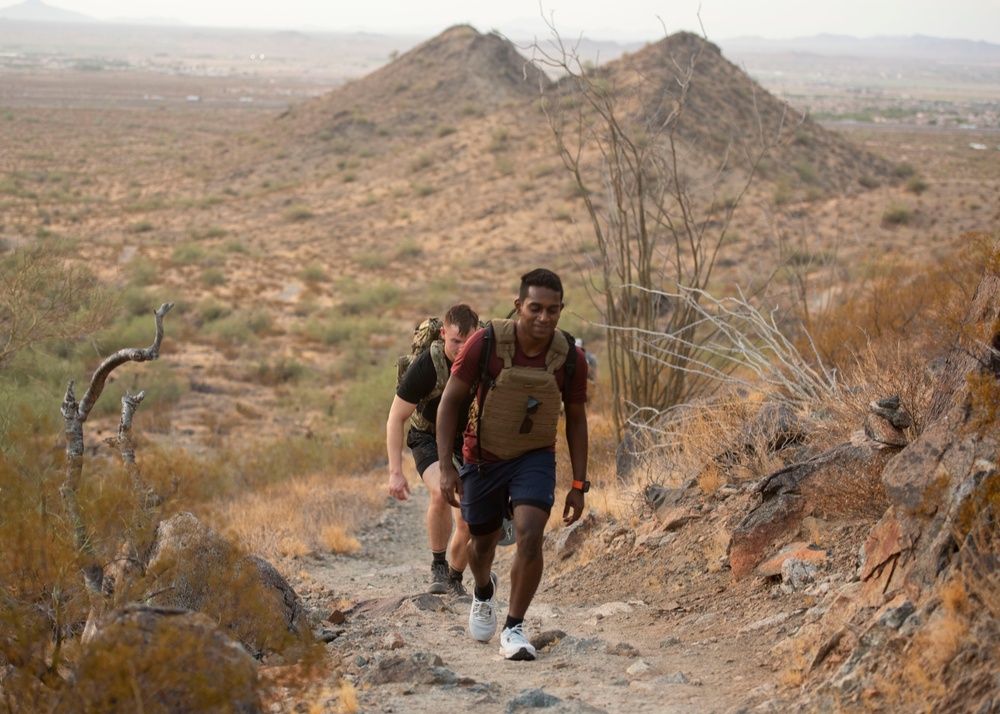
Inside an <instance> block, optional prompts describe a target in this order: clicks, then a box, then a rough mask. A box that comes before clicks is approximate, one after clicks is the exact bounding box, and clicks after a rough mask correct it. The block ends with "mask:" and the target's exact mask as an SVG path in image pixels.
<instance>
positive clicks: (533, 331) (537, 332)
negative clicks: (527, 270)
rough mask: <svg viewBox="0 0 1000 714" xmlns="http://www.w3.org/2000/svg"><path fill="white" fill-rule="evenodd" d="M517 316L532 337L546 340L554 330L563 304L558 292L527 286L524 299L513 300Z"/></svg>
mask: <svg viewBox="0 0 1000 714" xmlns="http://www.w3.org/2000/svg"><path fill="white" fill-rule="evenodd" d="M514 306H515V307H516V308H517V316H518V318H519V319H520V320H521V324H522V326H523V327H524V329H525V331H526V334H527V335H528V336H529V337H531V338H532V339H536V340H548V339H549V338H550V337H552V333H554V332H555V331H556V325H558V324H559V315H560V313H562V309H563V304H562V299H561V298H560V297H559V293H558V292H556V291H555V290H550V289H549V288H542V287H538V286H536V285H531V286H529V287H528V294H527V295H525V296H524V299H523V300H522V299H518V300H515V301H514Z"/></svg>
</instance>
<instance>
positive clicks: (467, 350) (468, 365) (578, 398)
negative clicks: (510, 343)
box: [451, 330, 587, 464]
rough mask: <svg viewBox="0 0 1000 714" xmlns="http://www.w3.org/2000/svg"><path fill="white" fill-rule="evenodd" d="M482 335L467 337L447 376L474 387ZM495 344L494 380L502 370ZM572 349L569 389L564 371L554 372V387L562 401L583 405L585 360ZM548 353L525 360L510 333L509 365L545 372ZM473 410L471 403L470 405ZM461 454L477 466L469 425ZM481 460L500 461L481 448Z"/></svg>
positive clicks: (473, 435) (481, 387)
mask: <svg viewBox="0 0 1000 714" xmlns="http://www.w3.org/2000/svg"><path fill="white" fill-rule="evenodd" d="M485 334H486V330H479V331H477V332H476V333H475V334H473V335H472V337H470V338H469V339H468V340H467V341H466V343H465V345H464V346H463V347H462V351H461V352H459V354H458V357H457V358H456V359H455V364H453V365H452V366H451V374H452V376H453V377H458V378H459V379H460V380H462V381H463V382H465V383H466V384H475V383H476V382H477V381H478V380H479V377H480V372H479V364H480V356H481V355H482V352H483V337H484V336H485ZM495 345H496V343H494V347H493V348H492V349H491V350H490V358H489V363H488V365H487V368H488V369H489V373H490V376H491V377H496V376H497V375H499V374H500V370H502V369H503V360H502V359H500V358H499V357H497V351H496V346H495ZM573 349H574V350H576V355H575V358H576V367H575V369H574V371H573V378H572V379H571V380H570V383H569V389H568V390H565V389H563V385H564V383H565V381H566V371H565V370H564V369H557V370H556V372H555V377H556V384H558V385H559V389H560V391H562V392H563V395H564V398H565V401H567V402H568V403H570V404H585V403H586V402H587V357H586V355H585V354H584V352H583V350H582V349H580V348H579V347H576V346H574V347H573ZM546 354H548V349H544V350H542V351H541V353H540V354H538V355H537V356H535V357H528V356H527V355H525V354H524V352H522V351H521V345H520V343H519V342H518V340H517V333H516V332H515V334H514V358H513V360H512V364H514V365H517V366H519V367H538V368H541V369H545V356H546ZM573 358H574V355H573V354H569V355H567V357H566V359H567V361H568V360H570V359H573ZM487 389H488V385H485V384H480V385H479V396H480V398H482V396H483V394H484V393H485V392H486V391H487ZM473 408H475V404H473ZM555 449H556V444H555V441H553V442H552V446H551V447H550V449H549V450H550V451H555ZM462 453H463V456H464V460H465V463H467V464H470V463H478V461H479V449H478V448H477V441H476V431H475V429H473V428H472V425H471V423H470V425H469V426H468V427H466V429H465V443H464V445H463V447H462ZM483 461H485V462H489V463H492V462H496V461H501V459H499V458H498V457H497V456H495V455H494V454H491V453H490V452H489V451H487V450H486V449H483Z"/></svg>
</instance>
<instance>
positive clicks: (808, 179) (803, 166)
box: [792, 161, 818, 183]
mask: <svg viewBox="0 0 1000 714" xmlns="http://www.w3.org/2000/svg"><path fill="white" fill-rule="evenodd" d="M792 168H794V169H795V173H796V174H798V176H799V178H800V179H801V180H802V181H803V182H804V183H816V181H817V179H818V174H817V173H816V167H815V166H813V165H812V164H811V163H809V162H808V161H797V162H795V164H794V165H793V167H792Z"/></svg>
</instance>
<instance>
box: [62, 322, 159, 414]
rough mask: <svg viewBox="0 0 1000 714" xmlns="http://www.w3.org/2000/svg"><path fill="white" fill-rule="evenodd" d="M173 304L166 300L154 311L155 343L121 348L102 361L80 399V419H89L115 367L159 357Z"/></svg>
mask: <svg viewBox="0 0 1000 714" xmlns="http://www.w3.org/2000/svg"><path fill="white" fill-rule="evenodd" d="M173 306H174V303H172V302H165V303H163V304H162V305H160V307H159V309H158V310H157V311H156V312H155V313H153V314H154V316H155V318H156V338H155V339H154V340H153V344H151V345H150V346H149V347H146V348H145V349H139V348H125V349H120V350H118V351H117V352H115V353H114V354H113V355H111V356H110V357H108V358H107V359H105V360H104V361H103V362H102V363H101V365H100V366H99V367H98V368H97V370H96V371H95V372H94V376H93V377H91V379H90V387H88V388H87V391H86V392H85V393H84V395H83V399H81V400H80V407H79V411H80V421H87V417H88V416H89V415H90V410H91V409H93V408H94V404H96V403H97V400H98V399H100V397H101V392H103V391H104V384H105V382H107V379H108V377H109V376H110V375H111V373H112V372H113V371H115V369H117V368H118V367H120V366H121V365H123V364H125V363H126V362H149V361H151V360H155V359H158V358H159V356H160V343H161V342H162V341H163V316H164V315H166V314H167V313H168V312H170V309H171V308H172V307H173Z"/></svg>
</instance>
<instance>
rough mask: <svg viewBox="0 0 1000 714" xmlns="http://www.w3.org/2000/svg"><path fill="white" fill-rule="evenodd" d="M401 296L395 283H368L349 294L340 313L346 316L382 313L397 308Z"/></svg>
mask: <svg viewBox="0 0 1000 714" xmlns="http://www.w3.org/2000/svg"><path fill="white" fill-rule="evenodd" d="M401 294H402V293H401V291H400V289H399V287H398V286H396V285H395V284H393V283H389V282H386V281H384V280H379V281H376V282H374V283H368V284H365V285H364V286H361V287H358V288H357V290H354V291H351V292H349V293H348V297H346V298H345V299H344V301H343V302H342V303H341V305H340V311H341V312H342V313H343V314H344V315H364V314H367V313H377V312H382V311H383V310H386V309H388V308H391V307H393V306H395V305H396V304H397V302H398V301H399V298H400V295H401Z"/></svg>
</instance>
